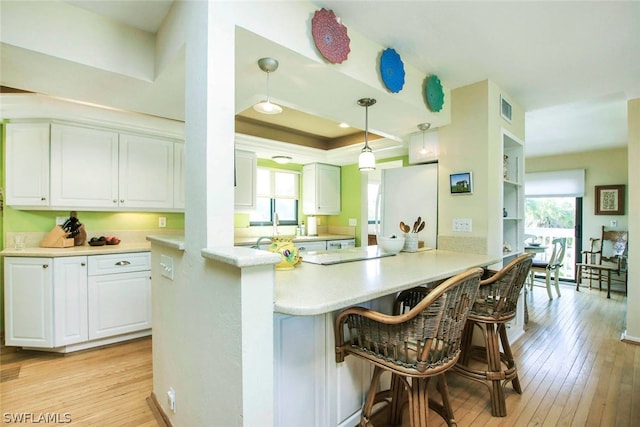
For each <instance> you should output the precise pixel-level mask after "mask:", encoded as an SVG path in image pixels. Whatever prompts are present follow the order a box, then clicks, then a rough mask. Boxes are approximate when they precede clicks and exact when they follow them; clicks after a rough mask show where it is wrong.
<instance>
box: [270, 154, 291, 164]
mask: <svg viewBox="0 0 640 427" xmlns="http://www.w3.org/2000/svg"><path fill="white" fill-rule="evenodd" d="M271 160H273V161H274V162H276V163H279V164H281V165H285V164H287V163H289V162H290V161H291V157H289V156H273V157H272V158H271Z"/></svg>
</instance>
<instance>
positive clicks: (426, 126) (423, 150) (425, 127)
mask: <svg viewBox="0 0 640 427" xmlns="http://www.w3.org/2000/svg"><path fill="white" fill-rule="evenodd" d="M430 127H431V123H420V124H419V125H418V129H419V130H421V131H422V148H421V149H420V154H422V155H425V154H427V151H428V150H427V147H426V146H425V143H424V133H425V132H426V131H428V130H429V128H430Z"/></svg>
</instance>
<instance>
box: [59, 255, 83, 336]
mask: <svg viewBox="0 0 640 427" xmlns="http://www.w3.org/2000/svg"><path fill="white" fill-rule="evenodd" d="M52 261H53V329H54V340H53V347H60V346H65V345H70V344H76V343H80V342H84V341H87V340H88V338H89V333H88V331H89V330H88V319H87V257H86V256H76V257H60V258H53V260H52Z"/></svg>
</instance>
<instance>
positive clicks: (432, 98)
mask: <svg viewBox="0 0 640 427" xmlns="http://www.w3.org/2000/svg"><path fill="white" fill-rule="evenodd" d="M425 95H426V98H427V105H428V106H429V109H430V110H431V111H436V112H437V111H440V110H442V106H443V105H444V91H443V90H442V83H440V79H439V78H438V76H436V75H435V74H432V75H430V76H429V77H427V84H426V89H425Z"/></svg>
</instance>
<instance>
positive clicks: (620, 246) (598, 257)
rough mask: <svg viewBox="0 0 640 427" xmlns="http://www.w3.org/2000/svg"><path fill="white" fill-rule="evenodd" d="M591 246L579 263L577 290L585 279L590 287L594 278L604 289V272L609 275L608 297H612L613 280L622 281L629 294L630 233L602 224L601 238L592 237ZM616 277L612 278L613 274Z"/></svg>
mask: <svg viewBox="0 0 640 427" xmlns="http://www.w3.org/2000/svg"><path fill="white" fill-rule="evenodd" d="M589 240H590V241H591V248H590V249H589V250H588V251H582V256H583V259H582V262H580V263H577V264H576V267H577V272H576V291H579V290H580V285H581V283H582V280H583V279H588V280H589V289H591V282H592V280H593V279H597V280H598V288H599V289H600V290H602V279H603V277H602V276H603V273H604V275H606V277H607V298H611V281H612V280H613V281H614V282H616V281H617V282H620V283H622V284H623V286H624V294H625V295H626V294H627V281H628V278H627V274H626V267H627V250H628V243H629V233H628V232H627V231H624V230H607V229H605V227H604V226H602V234H601V237H600V239H597V238H591V239H589ZM612 274H615V275H616V277H614V278H613V279H612V277H611V275H612Z"/></svg>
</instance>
